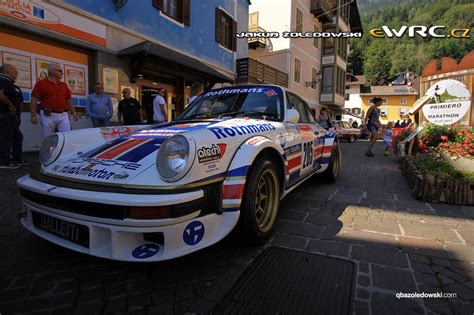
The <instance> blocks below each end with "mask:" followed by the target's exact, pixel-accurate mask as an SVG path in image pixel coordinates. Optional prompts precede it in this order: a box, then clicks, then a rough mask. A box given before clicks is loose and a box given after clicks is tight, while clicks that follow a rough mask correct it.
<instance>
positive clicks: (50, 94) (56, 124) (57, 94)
mask: <svg viewBox="0 0 474 315" xmlns="http://www.w3.org/2000/svg"><path fill="white" fill-rule="evenodd" d="M62 76H63V71H62V70H61V67H60V66H59V65H58V64H54V63H51V64H49V65H48V77H47V78H46V79H44V80H40V81H38V82H36V84H35V86H34V88H33V91H32V92H31V104H30V111H31V122H32V123H33V124H35V125H36V124H38V114H37V111H36V105H37V102H38V101H41V110H40V119H39V121H40V122H41V127H42V128H43V136H44V137H47V136H49V135H51V134H53V133H54V132H55V130H56V129H57V130H58V131H60V132H62V131H69V130H71V123H70V121H69V116H68V107H69V111H70V112H71V115H72V117H73V119H74V121H77V120H78V119H79V118H78V117H77V115H76V110H75V108H74V105H73V104H72V99H71V91H70V90H69V88H68V86H67V85H66V83H64V82H62V81H61V79H62Z"/></svg>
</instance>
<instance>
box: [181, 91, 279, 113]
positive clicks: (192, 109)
mask: <svg viewBox="0 0 474 315" xmlns="http://www.w3.org/2000/svg"><path fill="white" fill-rule="evenodd" d="M282 95H283V94H282V91H281V89H279V88H277V87H261V86H245V87H229V88H223V89H218V90H212V91H208V92H205V93H203V94H202V95H201V96H199V97H198V98H197V99H195V100H194V101H193V102H192V104H191V105H190V106H189V107H188V108H187V109H186V110H185V111H184V113H183V114H182V115H181V116H180V117H179V118H178V120H186V119H194V118H215V117H219V118H221V117H225V116H227V117H228V116H231V117H244V116H248V117H252V118H261V119H266V120H277V121H282V120H283V113H282V112H283V97H282Z"/></svg>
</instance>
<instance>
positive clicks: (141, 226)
mask: <svg viewBox="0 0 474 315" xmlns="http://www.w3.org/2000/svg"><path fill="white" fill-rule="evenodd" d="M17 183H18V185H19V186H20V187H21V188H22V189H25V190H27V191H32V192H35V193H40V194H44V195H48V196H56V197H60V198H69V199H73V200H90V201H92V200H93V201H94V202H97V203H103V204H107V205H110V204H112V205H117V206H119V205H121V206H123V205H133V206H161V205H172V204H177V203H183V202H190V201H193V200H195V199H198V198H202V196H203V192H202V191H194V192H187V193H182V194H172V195H130V194H127V195H124V194H116V193H103V192H101V193H98V192H97V193H95V192H90V191H80V190H74V189H69V188H61V187H56V186H52V185H48V184H44V183H42V182H39V181H36V180H34V179H31V178H29V177H28V176H25V177H22V178H20V179H19V180H18V182H17ZM23 207H24V209H25V211H26V212H27V216H26V217H25V218H22V224H23V226H24V227H25V228H26V229H28V230H30V231H31V232H33V233H34V234H36V235H38V236H40V237H41V238H44V239H46V240H48V241H50V242H52V243H55V244H57V245H60V246H63V247H66V248H69V249H72V250H75V251H78V252H81V253H84V254H89V255H93V256H97V257H102V258H107V259H113V260H122V261H139V262H149V261H161V260H167V259H172V258H176V257H180V256H183V255H186V254H189V253H192V252H194V251H197V250H199V249H202V248H205V247H208V246H210V245H212V244H215V243H217V242H218V241H219V240H221V239H223V238H224V237H225V236H226V235H227V234H228V233H230V231H231V230H232V229H233V228H234V226H235V225H236V224H237V221H238V218H239V212H238V211H237V212H225V213H222V214H217V213H210V214H207V215H204V216H200V215H201V213H206V211H203V209H201V210H199V211H196V212H193V213H190V214H188V215H185V216H181V217H177V218H169V219H160V220H137V219H130V218H125V219H121V220H117V219H111V218H99V217H95V216H88V215H84V214H80V213H72V212H66V211H63V210H61V209H57V208H54V207H51V205H48V206H45V205H42V204H39V203H36V202H33V201H31V200H28V199H25V198H23ZM34 216H35V217H34ZM38 217H41V219H40V220H38ZM34 218H35V220H34ZM43 221H44V222H43ZM74 226H76V227H77V230H74V229H76V228H75V227H74ZM73 230H74V231H75V232H71V231H73ZM81 231H82V232H84V231H87V232H88V233H87V232H84V233H85V234H87V235H86V237H87V242H76V241H74V240H73V239H74V237H71V235H70V234H71V233H72V234H74V233H80V232H81ZM67 235H69V236H67ZM82 238H84V235H82ZM79 243H80V244H79Z"/></svg>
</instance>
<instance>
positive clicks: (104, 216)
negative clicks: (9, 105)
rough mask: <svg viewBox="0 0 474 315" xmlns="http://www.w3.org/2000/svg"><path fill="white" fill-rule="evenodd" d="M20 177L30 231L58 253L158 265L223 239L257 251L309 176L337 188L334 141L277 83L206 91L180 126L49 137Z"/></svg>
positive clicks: (337, 159)
mask: <svg viewBox="0 0 474 315" xmlns="http://www.w3.org/2000/svg"><path fill="white" fill-rule="evenodd" d="M40 162H41V168H40V169H38V171H36V172H33V173H31V174H29V175H27V176H24V177H22V178H20V179H19V180H18V185H19V187H20V193H21V197H22V199H23V206H24V209H25V211H26V212H27V216H26V217H24V218H23V219H22V224H23V225H24V227H25V228H27V229H28V230H30V231H31V232H33V233H35V234H36V235H38V236H40V237H42V238H44V239H46V240H48V241H50V242H53V243H55V244H58V245H60V246H63V247H66V248H69V249H72V250H75V251H78V252H81V253H85V254H90V255H94V256H99V257H103V258H108V259H114V260H123V261H159V260H166V259H171V258H175V257H179V256H183V255H186V254H189V253H191V252H194V251H197V250H199V249H202V248H204V247H207V246H210V245H212V244H214V243H216V242H218V241H219V240H222V239H223V238H224V237H225V236H226V235H227V234H229V233H230V232H231V231H232V230H235V231H234V232H235V233H238V235H239V237H241V239H244V240H246V241H248V242H251V243H252V242H253V243H256V242H259V241H262V240H263V239H264V238H265V237H266V236H268V235H269V234H270V232H271V230H272V228H273V226H274V223H275V221H276V216H277V213H278V208H279V203H280V200H281V199H282V198H283V197H284V196H285V195H286V194H288V193H289V192H290V191H291V190H293V189H294V188H296V187H297V186H298V185H299V184H301V183H302V182H303V181H304V180H306V179H308V178H309V177H311V175H313V174H315V173H320V175H319V176H321V177H322V178H324V179H325V180H327V181H335V180H336V178H337V176H338V173H339V169H340V163H341V153H340V150H339V145H338V140H337V136H336V135H335V133H332V132H327V131H326V130H325V129H323V128H321V127H320V126H318V124H317V123H316V122H315V121H314V119H313V117H312V115H311V111H310V109H309V108H308V105H307V104H306V103H305V102H304V101H303V100H302V99H301V98H299V97H298V96H296V95H295V94H293V93H290V92H288V91H285V90H284V89H283V88H280V87H278V86H235V87H229V88H222V89H218V90H212V91H209V92H205V93H204V94H202V95H201V96H200V97H199V98H197V99H196V100H195V101H194V102H193V103H192V104H191V105H190V106H189V107H188V108H187V109H186V111H185V112H184V113H183V114H182V115H181V116H180V118H179V119H178V120H177V121H174V122H171V123H166V124H161V125H157V126H141V127H109V128H94V129H82V130H75V131H70V132H65V133H56V134H54V135H52V136H49V137H47V138H46V139H45V140H44V143H43V146H42V148H41V151H40Z"/></svg>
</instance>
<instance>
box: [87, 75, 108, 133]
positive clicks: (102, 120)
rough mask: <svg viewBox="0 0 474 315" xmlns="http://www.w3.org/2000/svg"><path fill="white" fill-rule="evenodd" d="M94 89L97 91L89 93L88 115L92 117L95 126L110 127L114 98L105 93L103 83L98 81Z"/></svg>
mask: <svg viewBox="0 0 474 315" xmlns="http://www.w3.org/2000/svg"><path fill="white" fill-rule="evenodd" d="M94 91H95V93H92V94H89V96H88V97H87V104H86V112H87V115H88V116H89V117H90V118H91V120H92V125H93V126H94V127H108V126H109V120H110V118H111V117H112V114H113V112H114V109H113V107H112V100H111V99H110V96H108V95H107V94H104V86H103V85H102V83H96V84H95V86H94Z"/></svg>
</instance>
